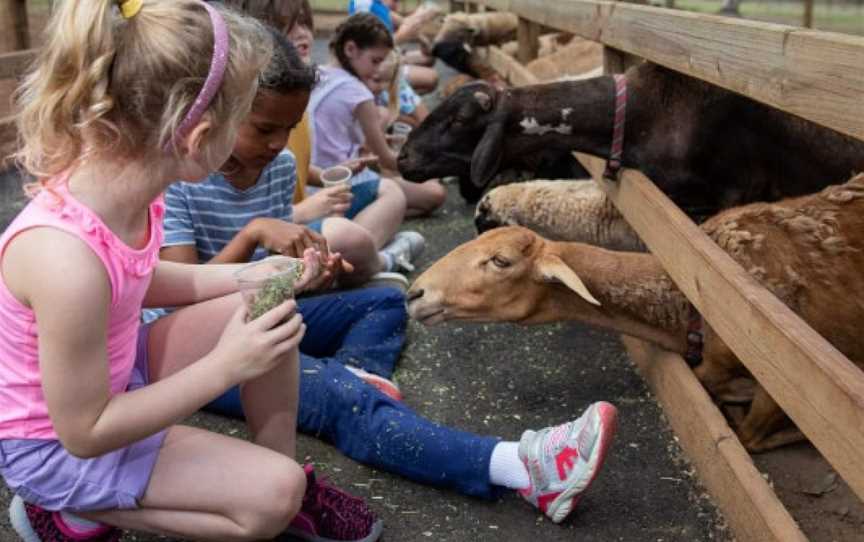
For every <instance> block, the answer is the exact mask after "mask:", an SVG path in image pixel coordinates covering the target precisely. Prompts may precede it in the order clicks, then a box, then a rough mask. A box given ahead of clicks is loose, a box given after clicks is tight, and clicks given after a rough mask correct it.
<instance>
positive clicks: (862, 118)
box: [476, 0, 864, 139]
mask: <svg viewBox="0 0 864 542" xmlns="http://www.w3.org/2000/svg"><path fill="white" fill-rule="evenodd" d="M476 3H477V4H479V5H484V6H487V7H489V8H493V9H495V10H501V11H511V12H513V13H516V14H517V15H519V17H520V18H523V19H526V20H529V21H534V22H536V23H540V24H543V25H545V26H548V27H551V28H557V29H559V30H562V31H567V32H572V33H574V34H576V35H578V36H581V37H584V38H587V39H590V40H594V41H598V42H601V43H603V44H604V45H607V46H609V47H613V48H615V49H619V50H621V51H625V52H628V53H632V54H635V55H638V56H640V57H643V58H645V59H646V60H649V61H651V62H655V63H657V64H661V65H663V66H667V67H669V68H672V69H675V70H678V71H680V72H683V73H686V74H687V75H691V76H693V77H698V78H700V79H704V80H705V81H708V82H710V83H714V84H715V85H719V86H721V87H724V88H727V89H729V90H732V91H734V92H739V93H741V94H744V95H746V96H749V97H751V98H753V99H755V100H758V101H760V102H764V103H766V104H768V105H772V106H774V107H776V108H778V109H782V110H784V111H787V112H789V113H793V114H795V115H798V116H801V117H803V118H806V119H808V120H812V121H814V122H817V123H819V124H822V125H824V126H827V127H829V128H833V129H834V130H837V131H838V132H843V133H846V134H849V135H852V136H855V137H857V138H859V139H864V99H862V96H864V37H859V36H847V35H843V34H835V33H831V32H819V31H815V30H803V29H800V28H795V27H791V26H784V25H778V24H771V23H763V22H755V21H746V20H741V19H733V18H729V17H718V16H714V15H704V14H699V13H689V12H685V11H674V10H666V9H662V8H654V7H650V6H641V5H636V4H623V3H619V2H606V1H601V0H555V1H554V2H551V1H548V0H477V2H476Z"/></svg>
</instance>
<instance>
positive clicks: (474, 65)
mask: <svg viewBox="0 0 864 542" xmlns="http://www.w3.org/2000/svg"><path fill="white" fill-rule="evenodd" d="M518 25H519V18H518V17H517V16H516V15H514V14H512V13H503V12H495V13H461V12H459V13H451V14H449V15H447V16H446V17H445V18H444V22H443V24H442V25H441V29H440V30H439V31H438V34H437V35H436V36H435V39H434V40H433V42H432V48H431V50H432V54H433V55H434V56H435V57H437V58H440V59H441V60H442V61H443V62H444V63H445V64H447V65H448V66H450V67H451V68H453V69H455V70H457V71H459V72H462V73H466V74H468V75H471V76H473V77H477V78H480V79H485V78H487V77H490V76H492V75H494V73H495V71H494V70H493V69H492V67H491V66H489V64H488V63H487V62H486V61H485V60H484V59H482V58H481V57H480V55H479V54H478V53H477V50H476V47H481V46H484V45H498V44H501V43H504V42H506V41H508V40H512V39H515V37H516V28H517V26H518Z"/></svg>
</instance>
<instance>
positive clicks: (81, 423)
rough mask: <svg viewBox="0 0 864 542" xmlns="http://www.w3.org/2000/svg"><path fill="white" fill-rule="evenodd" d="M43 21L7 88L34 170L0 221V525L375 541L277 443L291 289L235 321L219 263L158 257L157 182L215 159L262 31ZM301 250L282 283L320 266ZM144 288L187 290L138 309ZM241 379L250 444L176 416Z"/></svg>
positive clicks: (288, 430) (77, 537) (248, 80)
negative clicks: (172, 308)
mask: <svg viewBox="0 0 864 542" xmlns="http://www.w3.org/2000/svg"><path fill="white" fill-rule="evenodd" d="M118 5H119V9H118ZM121 14H122V17H123V18H122V19H121ZM47 35H48V36H50V39H49V40H48V41H47V42H46V43H45V44H44V45H43V48H42V50H41V52H40V54H39V57H38V60H37V62H36V63H35V64H34V66H33V68H32V71H31V73H30V74H29V75H28V76H27V78H26V79H25V82H24V84H23V86H22V89H21V92H20V93H19V103H18V107H19V109H20V113H19V116H18V119H19V120H18V128H19V132H20V133H21V135H22V139H23V147H22V150H21V152H20V157H21V160H22V162H23V164H24V165H25V167H27V169H28V170H29V172H30V173H31V174H33V175H35V176H37V177H39V178H41V179H43V182H42V183H41V184H40V186H38V187H36V188H34V189H33V190H32V193H33V195H34V197H33V200H32V201H31V202H30V203H29V205H28V206H27V207H26V208H25V209H24V210H23V211H22V212H21V213H20V214H19V215H18V216H17V217H16V218H15V220H14V221H13V222H12V224H11V225H10V226H9V227H8V229H7V230H6V231H5V232H4V233H3V234H2V236H0V255H2V260H0V269H2V274H0V314H2V315H3V325H2V326H0V474H2V476H3V478H4V479H5V480H6V483H7V484H8V486H9V487H10V488H11V489H12V490H13V491H14V492H15V494H16V495H15V497H14V498H13V501H12V504H11V506H10V520H11V524H12V526H13V528H14V529H15V531H16V532H17V533H18V534H19V535H20V536H21V537H22V538H23V539H24V540H25V541H27V542H31V541H35V540H41V541H52V542H67V541H79V542H80V541H93V542H97V541H98V542H107V541H115V540H118V539H119V538H120V533H119V532H118V531H117V530H116V529H114V528H112V527H109V526H116V527H121V528H127V529H135V530H141V531H147V532H151V533H157V534H162V535H166V536H169V537H172V538H189V539H192V538H196V539H200V538H207V539H218V540H228V539H230V540H260V539H269V538H273V537H275V536H278V535H279V534H280V533H282V532H283V531H285V530H286V528H287V527H289V524H290V525H291V526H292V527H293V529H294V530H292V531H291V532H294V533H298V534H300V535H301V536H304V537H306V538H307V539H309V540H315V539H320V538H321V536H322V535H318V534H316V531H318V532H320V531H322V530H323V531H324V534H323V536H328V537H331V538H332V536H331V533H333V532H338V531H345V530H348V529H350V531H351V533H353V534H354V535H356V536H353V537H352V538H350V539H352V540H357V539H363V540H374V539H377V537H378V535H380V531H381V523H380V521H376V520H375V518H374V515H372V514H371V512H370V511H369V509H368V508H367V507H366V506H365V505H364V504H363V503H362V501H359V500H357V499H353V498H351V497H349V496H347V495H345V494H344V493H342V492H339V491H337V490H335V489H332V488H331V489H326V488H323V487H322V486H321V485H320V484H318V483H316V481H315V479H314V477H313V476H312V475H311V473H310V472H304V469H302V468H301V467H300V466H299V465H298V464H297V463H296V461H295V460H294V459H293V458H294V457H295V453H296V450H295V442H296V418H297V396H298V373H299V368H298V351H297V345H298V344H299V343H300V341H301V339H302V338H303V334H304V327H305V326H304V324H303V319H302V317H301V315H300V314H297V312H296V303H295V302H294V301H293V300H288V301H285V302H283V303H281V304H280V305H278V306H276V307H275V308H273V309H271V310H269V311H268V312H266V313H265V314H263V315H261V316H259V317H258V318H257V319H254V320H251V321H246V318H245V317H246V310H245V308H244V307H243V304H242V301H241V299H240V296H239V295H238V294H237V293H236V291H237V283H236V281H235V279H234V277H233V273H234V272H235V271H236V270H237V267H238V266H199V265H191V266H190V265H179V264H175V263H167V262H160V261H159V258H158V250H159V246H160V244H161V241H162V235H163V231H162V226H161V224H162V221H161V218H162V214H163V209H164V207H163V204H162V201H161V194H162V193H163V192H164V191H165V190H166V189H167V188H168V186H169V185H170V184H171V183H172V182H174V180H176V179H178V178H182V179H188V180H192V179H196V178H200V177H201V176H203V175H206V173H207V172H208V171H211V170H212V169H215V168H218V167H219V166H220V165H221V164H222V162H224V160H225V159H226V158H227V157H228V154H229V152H230V149H231V142H232V141H233V140H234V137H235V130H236V126H237V125H238V123H239V122H240V121H241V120H242V118H243V117H244V116H245V115H246V113H247V112H248V111H249V106H250V104H251V102H252V99H253V97H254V92H253V90H254V88H255V80H256V78H257V77H258V74H259V72H260V70H261V68H262V67H263V66H264V65H266V63H267V61H268V59H269V57H270V53H271V51H270V49H271V47H270V40H269V39H268V36H267V34H266V33H265V32H263V30H262V29H261V27H260V25H259V24H257V23H256V22H254V21H253V20H252V19H249V18H245V17H241V16H239V15H237V14H235V13H232V12H229V11H227V10H223V9H222V8H220V7H216V6H214V5H211V4H207V3H204V2H200V1H198V0H147V1H146V2H143V3H142V2H136V1H134V0H127V1H124V2H120V3H119V4H118V3H117V2H114V1H113V0H90V1H87V2H76V1H67V2H61V3H58V4H57V5H56V6H55V10H54V12H53V14H52V17H51V21H50V22H49V32H48V33H47ZM142 51H146V55H145V54H142ZM37 190H38V191H37ZM304 256H305V258H306V263H307V265H308V267H307V269H308V272H307V274H306V275H305V276H304V278H303V279H301V282H300V283H299V284H298V285H297V286H298V290H299V291H303V289H304V286H303V284H304V283H308V281H309V279H310V277H311V276H312V275H314V273H315V268H316V267H317V265H318V263H319V255H318V254H317V253H316V252H315V251H314V250H306V251H304ZM228 294H232V295H228ZM145 305H146V306H165V305H191V306H189V307H188V308H184V309H181V310H178V311H176V312H174V313H173V314H171V315H170V316H167V317H165V318H162V319H160V320H159V321H157V322H155V323H154V324H152V325H148V326H141V325H140V324H139V315H140V311H141V308H142V306H145ZM241 385H242V389H243V406H244V411H245V412H246V414H247V419H248V422H249V432H250V435H251V438H252V442H247V441H244V440H240V439H236V438H231V437H228V436H226V435H221V434H217V433H213V432H210V431H206V430H203V429H200V428H196V427H188V426H181V425H177V422H178V421H179V420H183V419H186V418H187V417H188V416H190V415H191V414H192V413H194V412H195V411H197V410H198V409H199V408H201V406H203V405H204V404H205V403H207V402H209V401H211V400H213V399H214V398H216V397H217V396H219V395H220V394H222V393H224V392H225V390H226V389H227V388H231V387H237V386H241ZM226 488H228V490H227V491H226ZM337 502H338V504H337V505H336V506H335V508H336V509H338V513H337V511H335V510H334V503H337Z"/></svg>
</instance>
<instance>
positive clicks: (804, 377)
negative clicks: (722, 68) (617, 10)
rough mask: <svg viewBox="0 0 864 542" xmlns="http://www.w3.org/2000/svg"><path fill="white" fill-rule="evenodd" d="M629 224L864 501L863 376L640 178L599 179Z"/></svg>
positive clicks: (590, 159)
mask: <svg viewBox="0 0 864 542" xmlns="http://www.w3.org/2000/svg"><path fill="white" fill-rule="evenodd" d="M575 155H576V156H577V158H578V159H579V160H580V162H582V164H583V165H584V166H585V167H586V168H587V169H588V170H589V171H590V172H591V173H592V176H593V177H594V179H595V180H597V181H598V182H599V184H600V185H601V186H602V187H603V189H604V190H605V192H606V193H607V194H608V195H609V197H610V198H611V199H612V200H613V202H614V203H615V205H616V207H618V209H619V210H620V211H621V213H622V214H623V215H624V217H625V218H626V219H627V222H629V223H630V225H631V226H632V227H633V229H635V230H636V232H637V233H638V234H639V236H640V237H641V238H642V240H643V241H645V243H646V244H647V245H648V247H649V248H650V249H651V252H652V253H653V254H654V255H655V256H657V258H658V259H659V260H660V262H661V263H662V264H663V267H664V268H665V269H666V271H667V272H668V273H669V275H670V276H671V277H672V279H673V280H674V281H675V283H676V284H677V285H678V287H679V288H681V290H682V291H683V292H684V293H685V295H686V296H687V297H688V298H689V299H690V301H691V302H692V303H693V304H694V305H695V306H696V307H697V308H698V309H699V311H700V312H701V313H702V315H703V316H704V317H705V319H706V320H707V321H708V322H709V323H710V324H711V327H712V328H713V329H714V330H715V331H716V332H717V333H718V334H719V335H720V337H722V338H723V340H724V341H725V342H726V344H727V345H728V346H729V347H730V348H731V349H732V351H733V352H735V354H736V355H737V356H738V357H739V358H740V359H741V361H742V362H743V363H744V365H745V366H746V367H747V368H748V369H749V370H750V372H751V373H752V374H753V375H754V376H755V377H756V379H757V380H758V381H759V383H760V384H761V385H762V386H763V387H764V388H765V389H766V390H767V391H768V393H770V394H771V396H772V397H773V398H774V400H775V401H777V403H778V404H779V405H780V406H781V407H782V408H783V410H785V411H786V413H787V414H789V416H790V417H791V418H792V419H793V420H794V421H795V423H796V424H797V425H798V427H799V428H800V429H801V430H802V431H803V432H804V433H805V434H806V435H807V437H808V438H809V439H810V441H811V442H812V443H813V444H814V445H815V446H816V447H817V448H818V449H819V451H820V452H821V453H822V455H823V456H825V458H826V459H827V460H828V462H830V463H831V465H833V466H834V468H835V469H836V470H837V472H839V473H840V474H841V476H843V478H844V480H846V482H847V483H848V484H849V486H850V487H851V488H852V489H853V491H855V493H856V494H857V495H858V496H859V497H861V498H864V469H862V468H861V465H864V372H862V371H861V370H860V369H858V367H856V366H855V365H854V364H852V362H850V361H849V360H848V359H847V358H846V357H845V356H843V354H841V353H840V352H839V351H837V349H835V348H834V347H833V346H832V345H831V344H829V343H828V342H827V341H826V340H825V339H824V338H822V337H821V336H820V335H819V334H817V333H816V332H815V331H813V329H811V328H810V327H809V326H808V325H807V324H806V323H805V322H804V321H802V320H801V319H800V318H799V317H798V316H797V315H796V314H795V313H793V312H792V311H791V310H790V309H789V308H788V307H786V305H784V304H783V303H782V302H780V300H778V299H777V298H776V297H774V296H773V295H771V294H770V293H769V292H768V291H767V290H765V289H764V288H762V286H761V285H760V284H759V283H758V282H756V280H755V279H754V278H753V277H751V276H750V275H749V274H748V273H747V272H746V271H744V269H742V268H741V267H740V266H739V265H738V264H737V263H736V262H735V261H734V260H732V258H731V257H730V256H729V255H727V254H726V253H725V252H723V251H722V250H721V249H720V247H718V246H717V245H716V244H715V243H714V242H712V241H711V240H710V239H709V238H708V237H707V236H706V235H705V234H704V233H703V232H702V231H701V230H700V229H699V228H698V227H697V226H696V225H695V224H693V223H692V222H691V221H690V219H689V218H687V216H686V215H684V213H682V212H681V210H679V209H678V208H677V207H675V205H674V204H673V203H672V202H671V201H669V199H668V198H667V197H666V196H665V195H664V194H663V193H662V192H660V190H659V189H658V188H657V187H656V186H654V184H653V183H652V182H651V181H650V180H648V179H647V178H646V177H645V176H644V175H643V174H642V173H640V172H638V171H636V170H630V169H628V170H625V171H624V172H623V174H622V175H621V180H620V181H619V182H611V181H607V180H603V179H602V178H601V175H602V172H603V169H604V167H605V161H604V160H602V159H600V158H597V157H594V156H590V155H586V154H582V153H575Z"/></svg>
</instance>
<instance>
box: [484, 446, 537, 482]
mask: <svg viewBox="0 0 864 542" xmlns="http://www.w3.org/2000/svg"><path fill="white" fill-rule="evenodd" d="M489 482H490V483H491V484H493V485H496V486H503V487H508V488H510V489H525V488H527V487H528V486H529V485H531V480H530V479H529V478H528V469H526V468H525V464H524V463H522V460H521V459H519V443H518V442H499V443H498V444H497V445H496V446H495V448H493V449H492V458H491V459H490V460H489Z"/></svg>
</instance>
